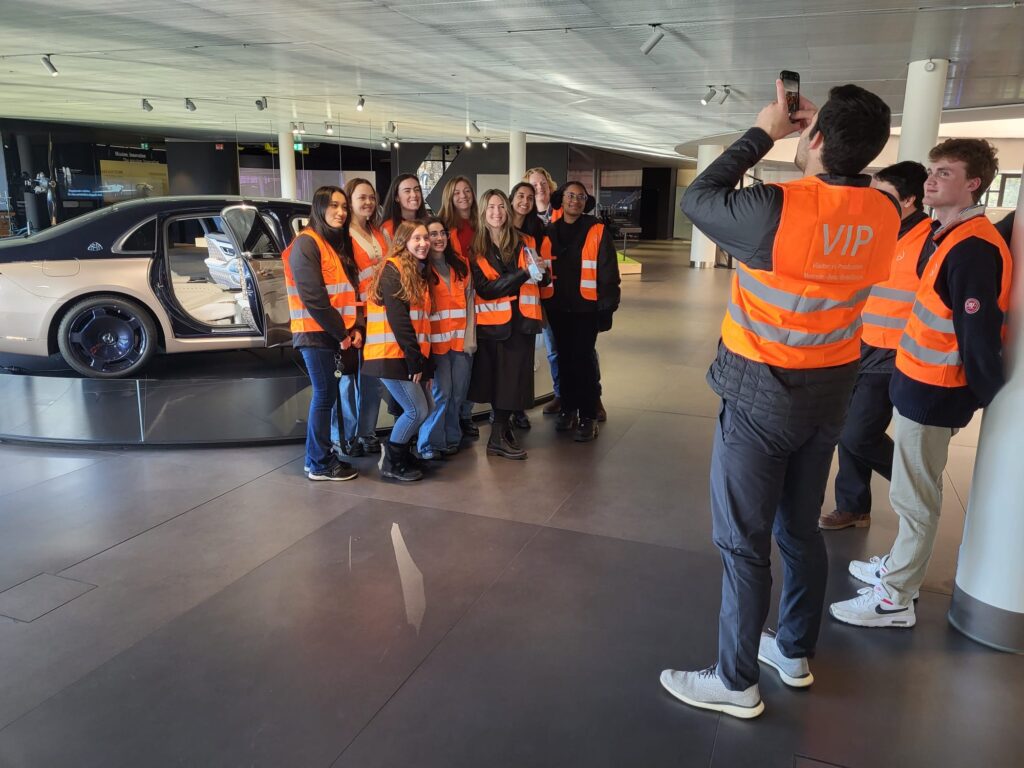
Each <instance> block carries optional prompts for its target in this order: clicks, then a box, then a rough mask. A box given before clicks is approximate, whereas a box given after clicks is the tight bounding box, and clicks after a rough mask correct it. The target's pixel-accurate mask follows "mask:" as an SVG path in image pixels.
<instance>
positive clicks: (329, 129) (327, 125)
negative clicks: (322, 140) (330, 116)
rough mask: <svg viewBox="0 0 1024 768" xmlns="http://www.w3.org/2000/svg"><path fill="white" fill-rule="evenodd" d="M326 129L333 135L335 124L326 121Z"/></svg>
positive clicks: (329, 134)
mask: <svg viewBox="0 0 1024 768" xmlns="http://www.w3.org/2000/svg"><path fill="white" fill-rule="evenodd" d="M324 131H325V132H326V133H327V135H328V136H333V135H334V126H333V125H331V124H330V123H324Z"/></svg>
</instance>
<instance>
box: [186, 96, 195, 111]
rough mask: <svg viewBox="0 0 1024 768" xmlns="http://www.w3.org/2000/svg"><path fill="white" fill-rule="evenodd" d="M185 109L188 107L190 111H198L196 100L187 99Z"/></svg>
mask: <svg viewBox="0 0 1024 768" xmlns="http://www.w3.org/2000/svg"><path fill="white" fill-rule="evenodd" d="M185 109H187V110H188V111H189V112H195V111H196V104H195V102H194V101H192V99H185Z"/></svg>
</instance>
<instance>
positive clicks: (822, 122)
mask: <svg viewBox="0 0 1024 768" xmlns="http://www.w3.org/2000/svg"><path fill="white" fill-rule="evenodd" d="M891 119H892V114H891V112H890V111H889V105H888V104H886V103H885V102H884V101H882V100H881V99H880V98H879V97H878V96H876V95H875V94H873V93H871V91H866V90H864V89H863V88H861V87H860V86H859V85H837V86H836V87H835V88H833V89H832V90H831V91H829V94H828V101H826V102H825V106H823V107H822V108H821V109H820V110H819V111H818V121H817V124H816V125H815V128H814V130H815V131H818V132H820V133H821V135H822V136H823V137H824V139H825V144H824V146H823V147H822V149H821V162H822V165H824V166H825V170H826V171H827V172H828V173H834V174H837V175H839V176H856V175H857V174H858V173H860V172H861V171H863V170H864V168H865V167H867V165H868V163H870V162H871V161H872V160H874V159H875V158H876V157H878V153H879V152H881V151H882V148H883V147H884V146H885V142H886V141H888V140H889V127H890V124H891ZM811 135H812V136H813V133H812V134H811Z"/></svg>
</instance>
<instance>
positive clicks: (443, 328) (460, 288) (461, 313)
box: [430, 265, 470, 355]
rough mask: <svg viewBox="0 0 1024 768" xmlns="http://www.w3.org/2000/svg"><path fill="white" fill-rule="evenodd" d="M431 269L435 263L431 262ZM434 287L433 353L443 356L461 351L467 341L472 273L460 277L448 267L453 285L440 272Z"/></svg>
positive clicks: (432, 314) (431, 324)
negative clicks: (467, 310)
mask: <svg viewBox="0 0 1024 768" xmlns="http://www.w3.org/2000/svg"><path fill="white" fill-rule="evenodd" d="M430 268H431V269H434V266H433V265H431V267H430ZM434 274H435V275H437V284H436V285H434V286H433V290H432V296H431V312H430V354H432V355H443V354H445V353H446V352H450V351H454V352H462V351H463V350H464V349H465V343H466V284H467V283H468V282H469V279H470V278H469V274H468V273H467V274H466V276H465V277H459V276H458V275H457V274H455V270H453V269H451V268H449V270H448V276H449V278H450V279H451V288H450V289H449V287H448V283H447V282H446V281H445V279H444V278H443V277H441V275H439V274H437V270H434Z"/></svg>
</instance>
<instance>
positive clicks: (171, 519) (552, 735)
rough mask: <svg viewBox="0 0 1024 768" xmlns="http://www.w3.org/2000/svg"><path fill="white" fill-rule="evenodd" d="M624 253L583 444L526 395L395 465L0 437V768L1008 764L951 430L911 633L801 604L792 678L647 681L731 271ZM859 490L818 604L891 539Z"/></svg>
mask: <svg viewBox="0 0 1024 768" xmlns="http://www.w3.org/2000/svg"><path fill="white" fill-rule="evenodd" d="M631 255H635V256H636V257H637V258H638V259H640V260H641V261H642V262H643V263H644V275H643V277H642V278H637V277H630V278H627V279H626V280H625V286H624V301H623V308H622V310H621V311H620V312H619V313H618V315H617V316H616V320H615V328H614V329H613V330H612V332H611V333H608V334H605V335H603V336H602V337H601V340H600V350H601V364H602V369H603V378H604V388H605V397H604V402H605V404H606V406H607V408H608V413H609V417H608V422H607V424H606V425H605V426H604V429H603V431H602V433H601V436H600V438H599V439H598V440H597V441H596V442H595V443H592V444H586V445H579V444H575V443H573V442H572V441H571V439H568V438H566V437H565V436H562V435H556V434H555V433H554V432H553V429H552V424H551V420H550V418H547V419H546V418H545V417H543V416H542V415H541V414H540V412H539V410H536V411H534V412H533V413H532V414H531V415H532V418H533V422H534V428H533V430H532V431H531V432H530V433H528V434H527V435H525V436H524V438H523V440H524V442H525V444H526V447H527V448H528V449H529V451H530V459H529V461H526V462H507V461H502V460H500V459H494V458H488V457H486V456H485V455H484V452H483V450H482V446H477V447H475V448H473V449H471V450H468V451H465V452H463V453H462V454H460V455H459V456H457V457H455V458H454V459H453V460H452V461H451V462H449V463H448V464H447V465H446V466H444V467H443V468H442V469H440V470H438V471H437V472H436V473H435V474H434V476H433V477H431V478H429V479H427V480H425V481H424V482H421V483H416V484H412V485H394V484H388V483H384V482H381V481H380V480H379V479H378V478H377V476H376V474H375V471H374V468H373V465H372V461H370V460H362V461H361V462H359V464H360V467H361V468H362V469H364V470H365V475H364V476H363V477H361V478H359V479H358V480H356V481H354V482H351V483H337V484H334V483H310V482H309V481H307V480H306V479H305V478H304V477H303V475H302V450H301V448H300V446H297V445H287V446H277V447H270V448H249V449H236V450H137V451H100V450H61V449H56V448H53V447H32V446H23V445H0V767H2V768H12V767H14V766H39V767H40V768H57V767H59V766H69V767H74V768H85V767H86V766H97V767H99V766H102V767H103V768H113V767H114V766H133V767H134V766H147V767H149V766H300V767H303V768H304V767H305V766H311V767H320V766H322V767H323V768H326V767H327V766H358V768H369V767H370V766H382V767H388V768H394V767H395V766H404V765H415V766H438V767H441V766H444V767H446V768H448V767H451V766H467V768H468V767H470V766H474V767H475V766H489V767H490V766H510V767H513V766H514V767H519V766H558V767H563V766H566V767H568V766H573V767H574V766H616V767H617V766H644V767H646V766H714V767H715V768H733V767H735V766H752V767H757V768H769V767H774V766H778V767H779V768H782V767H783V766H785V767H786V768H789V767H790V766H821V765H832V766H847V767H848V768H854V767H855V766H856V767H857V768H861V767H863V768H876V767H877V766H977V767H978V768H982V767H985V768H991V767H993V766H1019V765H1021V764H1022V762H1024V758H1022V757H1021V755H1022V754H1024V729H1022V728H1021V727H1020V724H1019V720H1020V711H1021V709H1020V702H1021V701H1022V700H1024V661H1022V660H1021V659H1020V658H1018V657H1015V656H1009V655H1004V654H1000V653H997V652H994V651H991V650H988V649H986V648H983V647H980V646H978V645H976V644H974V643H972V642H971V641H969V640H967V639H966V638H964V637H962V636H961V635H959V634H958V633H957V632H956V631H954V630H953V629H951V628H950V627H949V625H948V624H947V622H946V618H945V616H946V611H947V609H948V606H949V594H950V592H951V587H952V581H953V575H954V570H955V558H956V550H957V545H958V541H959V537H960V531H961V528H962V525H963V519H964V503H965V501H966V499H967V493H968V488H969V485H970V480H971V472H972V468H973V459H974V451H975V445H976V441H977V429H976V428H969V429H967V430H964V431H963V432H962V433H961V434H959V435H958V436H957V437H956V438H955V440H954V443H955V445H954V447H953V449H952V456H951V461H950V465H949V469H948V477H947V481H948V482H947V485H946V488H947V492H946V499H945V507H944V516H943V521H942V529H941V533H940V537H939V543H938V546H937V549H936V555H935V557H934V559H933V561H932V564H931V569H930V572H929V576H928V581H927V585H926V590H925V592H924V593H923V594H922V597H921V600H920V602H919V604H918V615H919V619H918V622H919V623H918V625H917V627H916V628H914V629H913V630H909V631H906V630H865V629H855V628H852V627H848V626H845V625H840V624H837V623H835V622H833V621H831V620H830V619H827V618H826V620H825V624H824V628H823V632H822V636H821V644H820V648H819V652H818V656H817V658H816V659H815V660H814V662H813V667H812V668H813V670H814V674H815V678H816V683H815V685H814V686H813V688H811V689H810V690H808V691H803V692H795V691H792V690H789V689H786V688H784V687H783V686H782V684H781V683H780V682H779V681H778V679H777V678H776V677H774V676H772V675H770V674H766V675H765V676H764V677H763V678H762V688H761V690H762V695H763V697H764V699H765V702H766V706H767V710H766V712H765V714H764V715H763V716H762V717H761V718H760V719H758V720H755V721H750V722H741V721H737V720H734V719H731V718H728V717H718V716H717V715H715V714H713V713H708V712H702V711H696V710H692V709H689V708H687V707H685V706H684V705H682V704H680V703H678V702H677V701H675V700H674V699H672V698H670V697H669V696H668V695H667V694H665V693H664V692H663V691H662V689H661V688H660V686H659V684H658V673H659V672H660V670H661V669H662V668H664V667H667V666H672V667H676V668H683V669H687V668H697V667H703V666H706V665H707V664H708V663H710V662H711V661H712V660H713V659H714V656H715V647H716V616H717V610H718V601H719V588H720V581H719V579H720V573H721V570H720V563H719V559H718V555H717V552H716V550H715V549H714V547H713V545H712V544H711V541H710V519H709V510H708V491H707V475H708V465H709V452H710V446H711V434H712V425H713V423H714V422H713V419H714V417H715V414H716V409H717V401H716V399H715V397H714V396H713V395H712V393H711V392H710V391H709V390H708V389H707V386H706V385H705V383H704V380H703V377H704V371H705V369H706V367H707V364H708V362H709V360H710V359H711V357H712V355H713V352H714V349H715V344H716V339H717V328H718V323H719V319H720V316H721V312H722V307H723V302H724V299H725V296H726V289H727V284H728V278H729V275H728V274H727V273H726V272H723V271H717V270H716V271H694V270H690V269H687V268H685V267H684V266H683V264H684V263H685V262H686V257H687V254H686V249H685V248H684V247H682V246H681V245H679V244H674V245H673V244H667V243H666V244H654V245H649V246H645V247H641V248H637V249H636V250H635V251H634V250H631ZM485 434H486V430H485ZM827 503H828V500H826V504H827ZM876 510H877V512H876V518H875V522H874V524H873V525H872V527H871V528H870V529H868V530H857V531H843V532H837V533H830V534H827V541H828V545H829V549H830V556H831V573H830V580H829V587H828V591H829V598H830V599H840V598H845V597H847V596H850V595H852V594H854V593H855V591H856V588H857V586H858V585H857V584H856V583H855V582H853V581H852V580H851V579H850V578H849V577H848V576H847V575H846V562H847V561H848V560H849V559H850V558H851V557H865V556H868V555H871V554H877V553H881V552H883V551H885V549H886V547H887V545H888V544H889V542H890V541H891V539H892V537H893V535H894V532H895V527H896V525H895V519H894V515H893V514H892V512H891V511H890V510H889V508H888V503H887V500H886V488H885V482H884V481H879V482H878V484H877V501H876ZM770 621H771V620H770Z"/></svg>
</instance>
